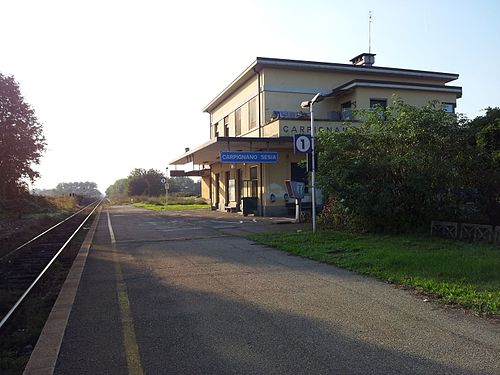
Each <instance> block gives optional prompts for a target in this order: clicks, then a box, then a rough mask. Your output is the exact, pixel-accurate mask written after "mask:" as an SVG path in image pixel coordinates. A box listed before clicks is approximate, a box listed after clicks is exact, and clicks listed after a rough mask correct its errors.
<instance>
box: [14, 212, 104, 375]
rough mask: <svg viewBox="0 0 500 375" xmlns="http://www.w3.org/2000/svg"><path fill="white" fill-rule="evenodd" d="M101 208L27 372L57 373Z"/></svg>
mask: <svg viewBox="0 0 500 375" xmlns="http://www.w3.org/2000/svg"><path fill="white" fill-rule="evenodd" d="M101 211H102V206H101V207H99V209H98V211H97V216H96V218H95V219H94V222H93V223H92V225H91V227H90V230H89V232H88V233H87V235H86V236H85V240H84V241H83V244H82V246H81V247H80V250H79V251H78V255H77V256H76V258H75V261H74V262H73V265H72V266H71V269H70V271H69V273H68V276H67V277H66V281H65V282H64V285H63V286H62V288H61V291H60V292H59V296H58V297H57V300H56V302H55V304H54V306H53V307H52V311H51V312H50V315H49V317H48V319H47V322H46V323H45V326H44V327H43V330H42V333H41V334H40V337H39V338H38V341H37V343H36V346H35V349H34V350H33V353H31V356H30V359H29V361H28V364H27V365H26V368H25V369H24V372H23V375H52V374H53V373H54V370H55V366H56V362H57V357H58V355H59V349H60V348H61V343H62V339H63V337H64V332H65V330H66V326H67V324H68V319H69V315H70V313H71V309H72V307H73V303H74V301H75V296H76V292H77V290H78V285H79V284H80V279H81V277H82V273H83V269H84V267H85V262H86V261H87V255H88V253H89V250H90V246H91V244H92V240H93V239H94V234H95V231H96V229H97V224H98V223H99V217H100V215H101Z"/></svg>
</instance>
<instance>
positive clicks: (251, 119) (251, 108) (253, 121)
mask: <svg viewBox="0 0 500 375" xmlns="http://www.w3.org/2000/svg"><path fill="white" fill-rule="evenodd" d="M248 125H249V126H248V128H249V129H253V128H255V127H256V126H257V99H256V98H253V99H252V100H250V101H249V102H248Z"/></svg>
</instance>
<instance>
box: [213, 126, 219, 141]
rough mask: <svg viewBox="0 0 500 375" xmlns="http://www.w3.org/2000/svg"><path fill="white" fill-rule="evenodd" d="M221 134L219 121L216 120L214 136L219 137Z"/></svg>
mask: <svg viewBox="0 0 500 375" xmlns="http://www.w3.org/2000/svg"><path fill="white" fill-rule="evenodd" d="M218 136H219V123H218V122H216V123H215V124H214V138H217V137H218Z"/></svg>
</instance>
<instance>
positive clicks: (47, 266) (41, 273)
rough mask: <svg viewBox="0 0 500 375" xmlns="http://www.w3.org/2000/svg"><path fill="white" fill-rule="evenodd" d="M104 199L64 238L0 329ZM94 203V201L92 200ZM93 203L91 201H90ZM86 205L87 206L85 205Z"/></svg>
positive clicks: (4, 319)
mask: <svg viewBox="0 0 500 375" xmlns="http://www.w3.org/2000/svg"><path fill="white" fill-rule="evenodd" d="M103 200H104V199H101V200H100V202H99V203H98V204H97V205H96V206H95V207H94V209H93V210H92V212H91V213H90V214H88V215H87V217H86V218H85V220H83V221H82V223H81V224H80V225H79V226H78V228H77V229H76V230H75V231H74V232H73V234H72V235H71V236H70V237H69V238H68V239H67V240H66V242H65V243H64V245H62V247H61V248H60V249H59V250H58V251H57V253H56V254H55V255H54V256H53V257H52V259H51V260H50V262H49V263H48V264H47V265H46V266H45V268H44V269H43V270H42V272H40V274H39V275H38V276H37V278H36V279H35V281H33V282H32V283H31V285H30V286H29V287H28V289H26V291H25V292H24V293H23V295H22V296H21V297H20V298H19V299H18V300H17V302H16V303H15V304H14V306H12V308H11V309H10V310H9V312H8V313H7V314H6V315H5V316H4V317H3V319H2V321H0V329H2V327H3V326H4V325H5V323H6V322H7V320H9V318H10V316H11V315H12V314H13V313H14V311H16V309H17V308H18V307H19V305H20V304H21V303H22V302H23V301H24V299H25V298H26V296H27V295H28V294H29V292H31V290H32V289H33V288H34V287H35V285H36V284H37V283H38V281H39V280H40V279H41V278H42V276H43V275H44V274H45V272H47V270H48V269H49V268H50V266H51V265H52V263H54V261H55V260H56V259H57V257H58V256H59V254H61V252H62V251H63V250H64V249H65V248H66V246H67V245H68V244H69V242H70V241H71V240H72V239H73V237H75V235H76V234H77V233H78V231H79V230H80V229H81V228H82V227H83V225H84V224H85V223H86V222H87V220H88V219H89V218H90V217H91V216H92V214H93V213H94V211H95V210H96V209H97V207H99V206H100V205H101V203H102V201H103ZM94 203H95V202H94ZM92 204H93V203H92ZM87 207H88V206H87Z"/></svg>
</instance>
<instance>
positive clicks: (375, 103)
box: [370, 99, 387, 110]
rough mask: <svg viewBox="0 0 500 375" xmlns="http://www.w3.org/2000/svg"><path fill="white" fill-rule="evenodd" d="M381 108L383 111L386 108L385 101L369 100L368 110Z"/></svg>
mask: <svg viewBox="0 0 500 375" xmlns="http://www.w3.org/2000/svg"><path fill="white" fill-rule="evenodd" d="M377 107H381V108H382V109H383V110H385V108H386V107H387V99H370V108H372V109H373V108H377Z"/></svg>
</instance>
